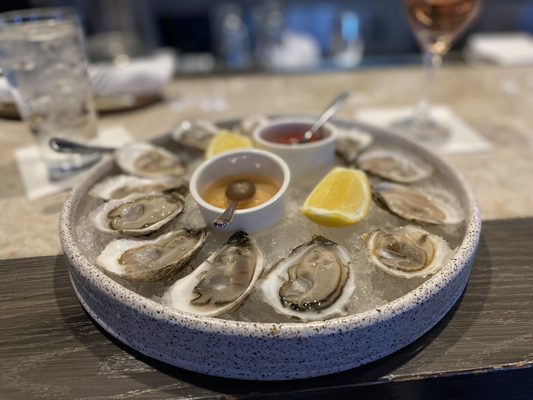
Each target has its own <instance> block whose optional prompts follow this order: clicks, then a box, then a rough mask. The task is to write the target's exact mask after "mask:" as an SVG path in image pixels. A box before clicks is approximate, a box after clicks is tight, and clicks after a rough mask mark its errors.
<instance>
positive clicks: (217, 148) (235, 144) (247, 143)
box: [205, 129, 254, 158]
mask: <svg viewBox="0 0 533 400" xmlns="http://www.w3.org/2000/svg"><path fill="white" fill-rule="evenodd" d="M251 147H254V146H253V144H252V140H251V139H250V138H247V137H246V136H242V135H238V134H236V133H232V132H230V131H227V130H223V129H222V130H220V131H218V133H217V134H216V135H215V137H214V138H213V139H211V141H210V142H209V145H208V146H207V149H206V151H205V158H211V157H213V156H216V155H217V154H221V153H225V152H226V151H230V150H237V149H246V148H251Z"/></svg>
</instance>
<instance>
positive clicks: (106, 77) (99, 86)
mask: <svg viewBox="0 0 533 400" xmlns="http://www.w3.org/2000/svg"><path fill="white" fill-rule="evenodd" d="M173 76H174V56H173V54H172V53H170V52H164V51H161V52H159V53H157V54H155V55H153V56H151V57H145V58H137V59H133V60H131V61H130V62H128V63H125V64H119V65H115V64H109V63H95V64H91V65H90V66H89V77H90V80H91V84H92V86H93V94H94V96H95V97H114V96H124V95H133V96H135V95H153V94H160V93H161V92H162V91H163V89H164V88H165V86H166V85H167V84H168V83H169V82H170V81H171V80H172V77H173ZM0 101H1V102H6V103H8V102H13V97H12V96H11V93H10V92H9V87H8V85H7V81H6V79H5V78H4V77H0Z"/></svg>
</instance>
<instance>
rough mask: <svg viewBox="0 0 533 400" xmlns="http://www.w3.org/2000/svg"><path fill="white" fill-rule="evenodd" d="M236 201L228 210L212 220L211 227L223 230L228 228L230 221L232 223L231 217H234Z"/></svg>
mask: <svg viewBox="0 0 533 400" xmlns="http://www.w3.org/2000/svg"><path fill="white" fill-rule="evenodd" d="M237 203H238V201H235V200H233V201H232V202H231V203H230V205H229V206H228V208H226V210H225V211H224V212H223V213H222V214H221V215H220V216H218V217H217V218H215V219H214V220H213V226H214V227H215V228H225V227H226V226H228V225H229V224H230V223H231V221H233V216H234V215H235V210H236V209H237Z"/></svg>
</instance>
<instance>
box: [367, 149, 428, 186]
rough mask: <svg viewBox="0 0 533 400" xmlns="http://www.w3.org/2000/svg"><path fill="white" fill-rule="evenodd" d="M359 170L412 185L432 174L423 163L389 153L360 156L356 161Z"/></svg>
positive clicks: (380, 152) (381, 152) (375, 152)
mask: <svg viewBox="0 0 533 400" xmlns="http://www.w3.org/2000/svg"><path fill="white" fill-rule="evenodd" d="M357 165H358V166H359V168H360V169H362V170H364V171H365V172H368V173H370V174H372V175H376V176H379V177H381V178H384V179H387V180H390V181H394V182H400V183H412V182H416V181H419V180H421V179H424V178H427V177H428V176H430V175H431V173H432V172H433V169H432V167H431V166H430V165H429V164H426V163H425V162H423V161H421V160H418V159H414V158H411V157H407V156H404V155H402V154H397V153H393V152H390V151H373V152H368V153H365V154H362V155H361V157H359V158H358V160H357Z"/></svg>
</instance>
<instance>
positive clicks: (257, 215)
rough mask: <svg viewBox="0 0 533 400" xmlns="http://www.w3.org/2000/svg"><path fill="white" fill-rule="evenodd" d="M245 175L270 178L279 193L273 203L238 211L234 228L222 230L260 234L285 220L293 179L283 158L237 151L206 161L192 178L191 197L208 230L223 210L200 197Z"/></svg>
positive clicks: (267, 202)
mask: <svg viewBox="0 0 533 400" xmlns="http://www.w3.org/2000/svg"><path fill="white" fill-rule="evenodd" d="M244 174H246V175H250V174H252V175H263V176H266V177H269V178H271V179H273V180H274V181H276V182H277V183H278V184H279V185H280V189H279V190H278V192H277V193H276V194H275V195H274V196H273V197H272V198H271V199H269V200H267V201H266V202H264V203H262V204H260V205H258V206H256V207H251V208H246V209H242V210H237V211H236V212H235V216H234V218H233V221H232V222H231V224H229V225H228V226H227V227H226V228H222V229H221V230H223V231H227V232H237V231H240V230H242V231H246V232H248V233H253V232H258V231H261V230H264V229H267V228H269V227H271V226H272V225H274V224H275V223H277V222H279V221H281V220H282V219H283V218H284V217H285V204H286V196H285V194H286V191H287V188H288V186H289V182H290V179H291V173H290V171H289V167H288V166H287V164H286V163H285V162H284V161H283V160H282V159H281V158H280V157H278V156H276V155H275V154H272V153H269V152H267V151H263V150H257V149H245V150H235V151H230V152H227V153H223V154H220V155H218V156H216V157H213V158H211V159H208V160H206V161H204V162H203V163H202V164H201V165H200V166H199V167H198V168H197V169H196V170H195V171H194V173H193V175H192V177H191V180H190V183H189V189H190V193H191V196H192V198H193V199H194V201H196V203H197V204H198V207H199V208H200V211H201V213H202V216H203V218H204V220H205V223H206V224H207V225H208V226H211V222H212V221H213V220H214V219H215V218H216V217H218V216H219V215H220V214H221V213H222V212H223V211H224V209H223V208H219V207H215V206H213V205H211V204H209V203H208V202H207V201H206V200H205V199H204V198H203V197H202V195H201V193H203V192H204V191H205V189H206V188H207V187H208V186H209V185H211V184H213V183H214V182H216V181H218V180H220V179H224V178H227V177H230V176H239V175H244Z"/></svg>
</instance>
